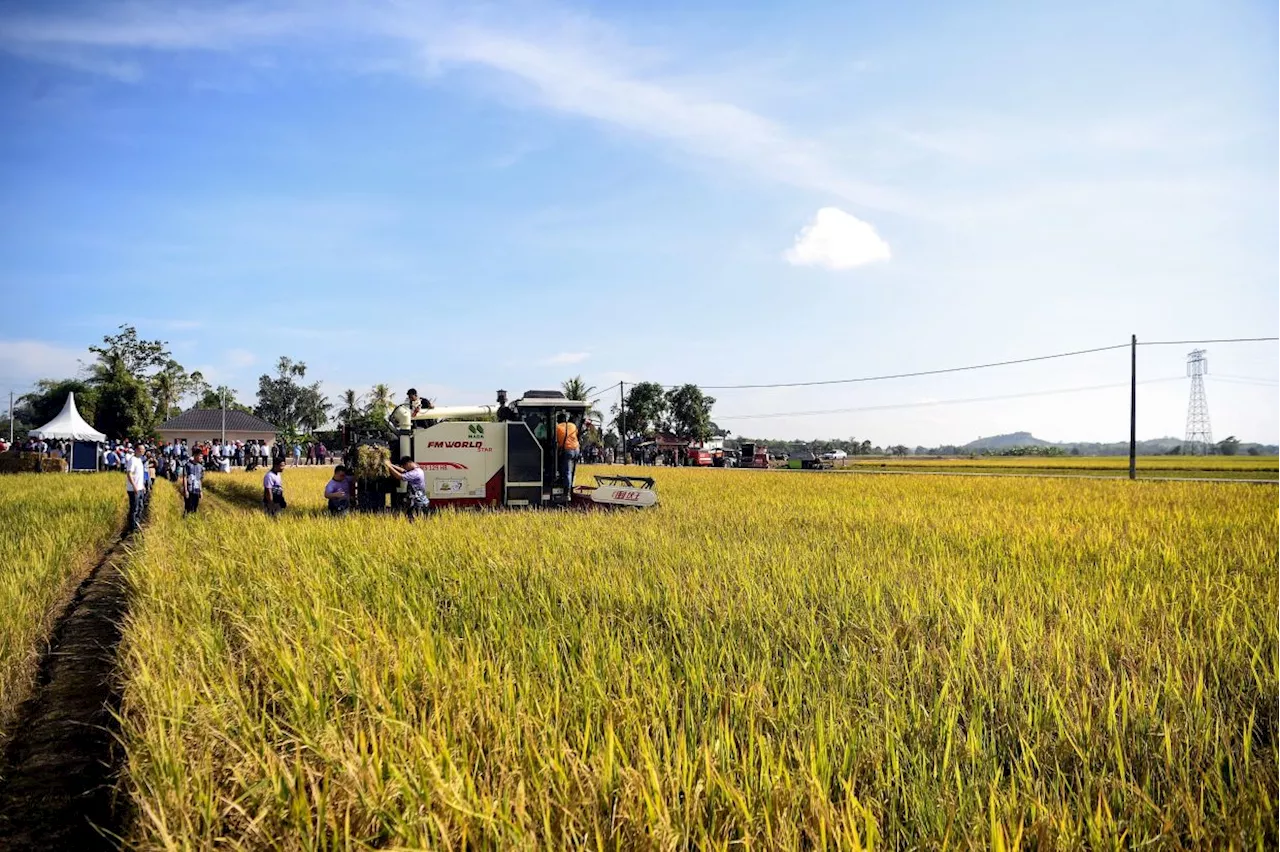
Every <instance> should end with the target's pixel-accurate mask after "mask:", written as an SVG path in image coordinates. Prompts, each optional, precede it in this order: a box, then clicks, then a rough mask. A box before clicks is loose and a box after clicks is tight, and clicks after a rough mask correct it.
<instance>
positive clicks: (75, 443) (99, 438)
mask: <svg viewBox="0 0 1280 852" xmlns="http://www.w3.org/2000/svg"><path fill="white" fill-rule="evenodd" d="M27 434H29V435H31V436H32V437H33V438H52V439H54V440H58V441H71V442H72V444H71V456H70V458H68V459H67V470H97V469H98V444H100V443H102V442H103V441H105V440H107V436H106V435H104V434H102V433H101V432H99V431H98V430H97V429H94V428H93V427H92V426H90V425H89V424H88V423H85V422H84V418H83V417H81V416H80V412H79V411H78V410H76V395H75V394H74V393H68V394H67V402H66V404H65V405H63V406H62V411H60V412H58V416H57V417H55V418H53V419H52V420H50V421H49V422H48V423H46V424H44V425H43V426H41V427H40V428H39V429H32V430H31V431H30V432H28V433H27Z"/></svg>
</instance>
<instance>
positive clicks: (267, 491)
mask: <svg viewBox="0 0 1280 852" xmlns="http://www.w3.org/2000/svg"><path fill="white" fill-rule="evenodd" d="M282 470H284V459H282V458H280V459H276V460H275V461H273V462H272V463H271V470H269V471H267V475H266V476H264V477H262V508H263V509H265V510H266V512H267V514H268V515H271V516H272V517H275V516H276V515H278V514H280V510H281V509H285V508H288V505H289V504H288V503H286V502H285V501H284V480H283V479H282V478H281V477H280V472H281V471H282Z"/></svg>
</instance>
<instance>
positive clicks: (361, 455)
mask: <svg viewBox="0 0 1280 852" xmlns="http://www.w3.org/2000/svg"><path fill="white" fill-rule="evenodd" d="M389 461H391V451H390V450H389V449H387V448H386V447H371V446H360V447H356V464H355V468H356V469H355V474H356V477H357V478H359V479H381V478H382V477H384V476H386V475H387V468H386V462H389Z"/></svg>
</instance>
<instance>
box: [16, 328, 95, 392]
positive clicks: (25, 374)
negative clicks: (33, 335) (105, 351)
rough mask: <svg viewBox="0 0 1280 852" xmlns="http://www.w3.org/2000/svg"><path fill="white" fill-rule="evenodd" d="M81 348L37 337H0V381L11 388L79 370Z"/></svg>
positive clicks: (71, 373) (61, 377)
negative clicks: (45, 340)
mask: <svg viewBox="0 0 1280 852" xmlns="http://www.w3.org/2000/svg"><path fill="white" fill-rule="evenodd" d="M88 356H89V353H88V352H87V351H85V350H84V349H70V348H67V347H65V346H56V345H54V344H52V343H44V342H42V341H39V340H0V381H3V382H5V383H6V384H12V385H14V386H15V387H14V390H15V391H20V390H21V389H22V387H25V386H26V385H28V384H30V383H32V382H34V381H35V380H36V379H63V378H67V377H69V376H74V375H75V374H76V373H78V372H79V371H80V361H81V359H86V358H88Z"/></svg>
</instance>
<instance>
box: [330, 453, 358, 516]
mask: <svg viewBox="0 0 1280 852" xmlns="http://www.w3.org/2000/svg"><path fill="white" fill-rule="evenodd" d="M324 499H326V500H328V501H329V514H331V515H345V514H346V513H347V510H348V509H350V508H351V480H350V479H347V469H346V468H345V467H344V466H342V465H338V466H337V467H335V468H334V469H333V478H332V479H330V480H329V481H328V482H327V483H325V486H324Z"/></svg>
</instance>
